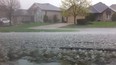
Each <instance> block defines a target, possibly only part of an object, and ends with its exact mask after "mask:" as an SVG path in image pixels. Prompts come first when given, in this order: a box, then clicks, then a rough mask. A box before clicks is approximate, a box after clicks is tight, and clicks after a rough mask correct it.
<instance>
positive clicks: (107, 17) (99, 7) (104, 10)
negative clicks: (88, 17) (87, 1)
mask: <svg viewBox="0 0 116 65" xmlns="http://www.w3.org/2000/svg"><path fill="white" fill-rule="evenodd" d="M114 7H116V6H113V5H112V6H111V7H109V6H107V5H105V4H104V3H102V2H99V3H97V4H95V5H93V6H91V7H90V9H89V13H92V14H94V15H95V16H96V18H95V19H96V20H97V21H112V19H111V18H112V15H113V14H114V13H115V12H116V9H114Z"/></svg>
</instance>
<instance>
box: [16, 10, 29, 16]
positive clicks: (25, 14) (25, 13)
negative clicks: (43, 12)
mask: <svg viewBox="0 0 116 65" xmlns="http://www.w3.org/2000/svg"><path fill="white" fill-rule="evenodd" d="M14 15H16V16H17V15H18V16H20V15H23V16H30V14H29V12H28V10H25V9H19V10H17V11H15V12H14Z"/></svg>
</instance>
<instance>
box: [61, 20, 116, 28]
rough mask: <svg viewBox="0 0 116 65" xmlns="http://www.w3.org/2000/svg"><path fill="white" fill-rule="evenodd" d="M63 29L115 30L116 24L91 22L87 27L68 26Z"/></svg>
mask: <svg viewBox="0 0 116 65" xmlns="http://www.w3.org/2000/svg"><path fill="white" fill-rule="evenodd" d="M63 28H116V22H103V21H101V22H97V21H96V22H92V23H91V24H87V25H74V24H72V25H69V26H65V27H63Z"/></svg>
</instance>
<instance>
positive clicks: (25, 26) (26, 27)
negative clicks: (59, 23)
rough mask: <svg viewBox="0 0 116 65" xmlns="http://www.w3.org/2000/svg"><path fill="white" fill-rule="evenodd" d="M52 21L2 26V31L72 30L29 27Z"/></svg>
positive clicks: (0, 29)
mask: <svg viewBox="0 0 116 65" xmlns="http://www.w3.org/2000/svg"><path fill="white" fill-rule="evenodd" d="M50 24H51V23H40V22H36V23H29V24H20V25H14V26H9V27H0V32H68V31H72V30H63V29H62V30H61V29H50V30H48V29H38V30H35V29H29V28H30V27H35V26H43V25H50Z"/></svg>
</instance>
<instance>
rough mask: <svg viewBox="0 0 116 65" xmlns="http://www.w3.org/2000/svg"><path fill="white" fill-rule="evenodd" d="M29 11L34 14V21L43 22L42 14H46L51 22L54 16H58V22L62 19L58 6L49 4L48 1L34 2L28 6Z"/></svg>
mask: <svg viewBox="0 0 116 65" xmlns="http://www.w3.org/2000/svg"><path fill="white" fill-rule="evenodd" d="M29 13H30V14H31V15H33V16H34V21H35V22H45V21H43V19H44V15H47V16H48V19H49V21H50V22H53V18H54V16H56V17H57V18H58V20H59V22H61V21H62V15H61V10H60V8H58V7H56V6H54V5H51V4H49V3H44V4H40V3H34V4H33V5H32V6H31V7H30V8H29Z"/></svg>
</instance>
